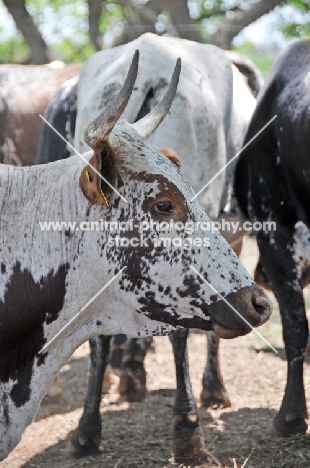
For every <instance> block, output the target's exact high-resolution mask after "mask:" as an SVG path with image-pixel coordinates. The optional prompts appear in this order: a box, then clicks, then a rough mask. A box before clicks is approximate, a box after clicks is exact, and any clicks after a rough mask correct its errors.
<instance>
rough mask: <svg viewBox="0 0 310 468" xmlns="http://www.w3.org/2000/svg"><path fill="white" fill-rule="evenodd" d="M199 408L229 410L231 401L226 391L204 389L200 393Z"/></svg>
mask: <svg viewBox="0 0 310 468" xmlns="http://www.w3.org/2000/svg"><path fill="white" fill-rule="evenodd" d="M201 406H202V407H203V408H212V409H219V408H229V407H230V406H231V401H230V399H229V398H228V394H227V392H226V390H224V389H221V390H217V391H209V390H206V389H204V390H203V391H202V393H201Z"/></svg>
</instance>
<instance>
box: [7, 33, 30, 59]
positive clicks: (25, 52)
mask: <svg viewBox="0 0 310 468" xmlns="http://www.w3.org/2000/svg"><path fill="white" fill-rule="evenodd" d="M2 32H4V31H1V29H0V35H1V33H2ZM29 54H30V49H29V47H28V46H27V44H26V43H25V41H24V39H23V37H22V36H20V35H18V36H16V37H13V38H11V39H6V40H5V41H3V42H0V63H13V62H19V63H22V62H26V61H27V58H28V57H29Z"/></svg>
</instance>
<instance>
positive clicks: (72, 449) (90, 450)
mask: <svg viewBox="0 0 310 468" xmlns="http://www.w3.org/2000/svg"><path fill="white" fill-rule="evenodd" d="M100 439H101V436H95V437H89V436H85V435H84V434H82V432H81V431H80V430H79V429H77V430H75V431H73V432H72V433H71V435H70V437H69V443H68V448H67V450H68V452H69V454H70V455H71V456H73V457H76V458H80V457H84V456H87V455H94V454H96V453H99V452H100V450H99V443H100Z"/></svg>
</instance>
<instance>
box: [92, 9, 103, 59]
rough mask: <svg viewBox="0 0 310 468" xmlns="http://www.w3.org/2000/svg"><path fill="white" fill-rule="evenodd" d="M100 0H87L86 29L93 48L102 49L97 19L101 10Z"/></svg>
mask: <svg viewBox="0 0 310 468" xmlns="http://www.w3.org/2000/svg"><path fill="white" fill-rule="evenodd" d="M102 6H103V1H102V0H88V31H89V37H90V40H91V41H92V43H93V44H94V46H95V49H96V50H97V51H98V50H101V49H102V39H101V33H100V29H99V19H100V16H101V12H102Z"/></svg>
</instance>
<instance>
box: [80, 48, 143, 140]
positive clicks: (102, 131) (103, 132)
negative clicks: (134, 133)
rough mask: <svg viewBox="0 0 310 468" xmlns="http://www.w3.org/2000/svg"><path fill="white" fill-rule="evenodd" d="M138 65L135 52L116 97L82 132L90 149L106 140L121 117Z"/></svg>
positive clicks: (136, 52) (137, 55) (137, 53)
mask: <svg viewBox="0 0 310 468" xmlns="http://www.w3.org/2000/svg"><path fill="white" fill-rule="evenodd" d="M138 63H139V51H138V50H136V51H135V53H134V56H133V59H132V62H131V65H130V68H129V71H128V74H127V77H126V80H125V83H124V85H123V87H122V89H121V90H120V92H119V93H118V95H117V96H115V98H114V99H113V101H111V102H110V104H109V105H108V106H107V107H106V108H105V109H104V111H103V112H101V114H100V115H99V116H98V117H96V119H95V120H93V122H92V123H91V124H90V125H89V126H88V127H87V128H86V130H85V131H84V141H85V143H86V144H87V145H88V146H90V147H91V148H93V147H94V145H95V143H96V141H97V140H98V139H99V138H100V139H106V138H107V137H108V136H109V134H110V133H111V131H112V130H113V127H114V126H115V124H116V122H117V121H118V119H119V118H120V116H121V115H122V113H123V111H124V109H125V107H126V106H127V103H128V101H129V98H130V96H131V93H132V90H133V87H134V84H135V82H136V78H137V73H138Z"/></svg>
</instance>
